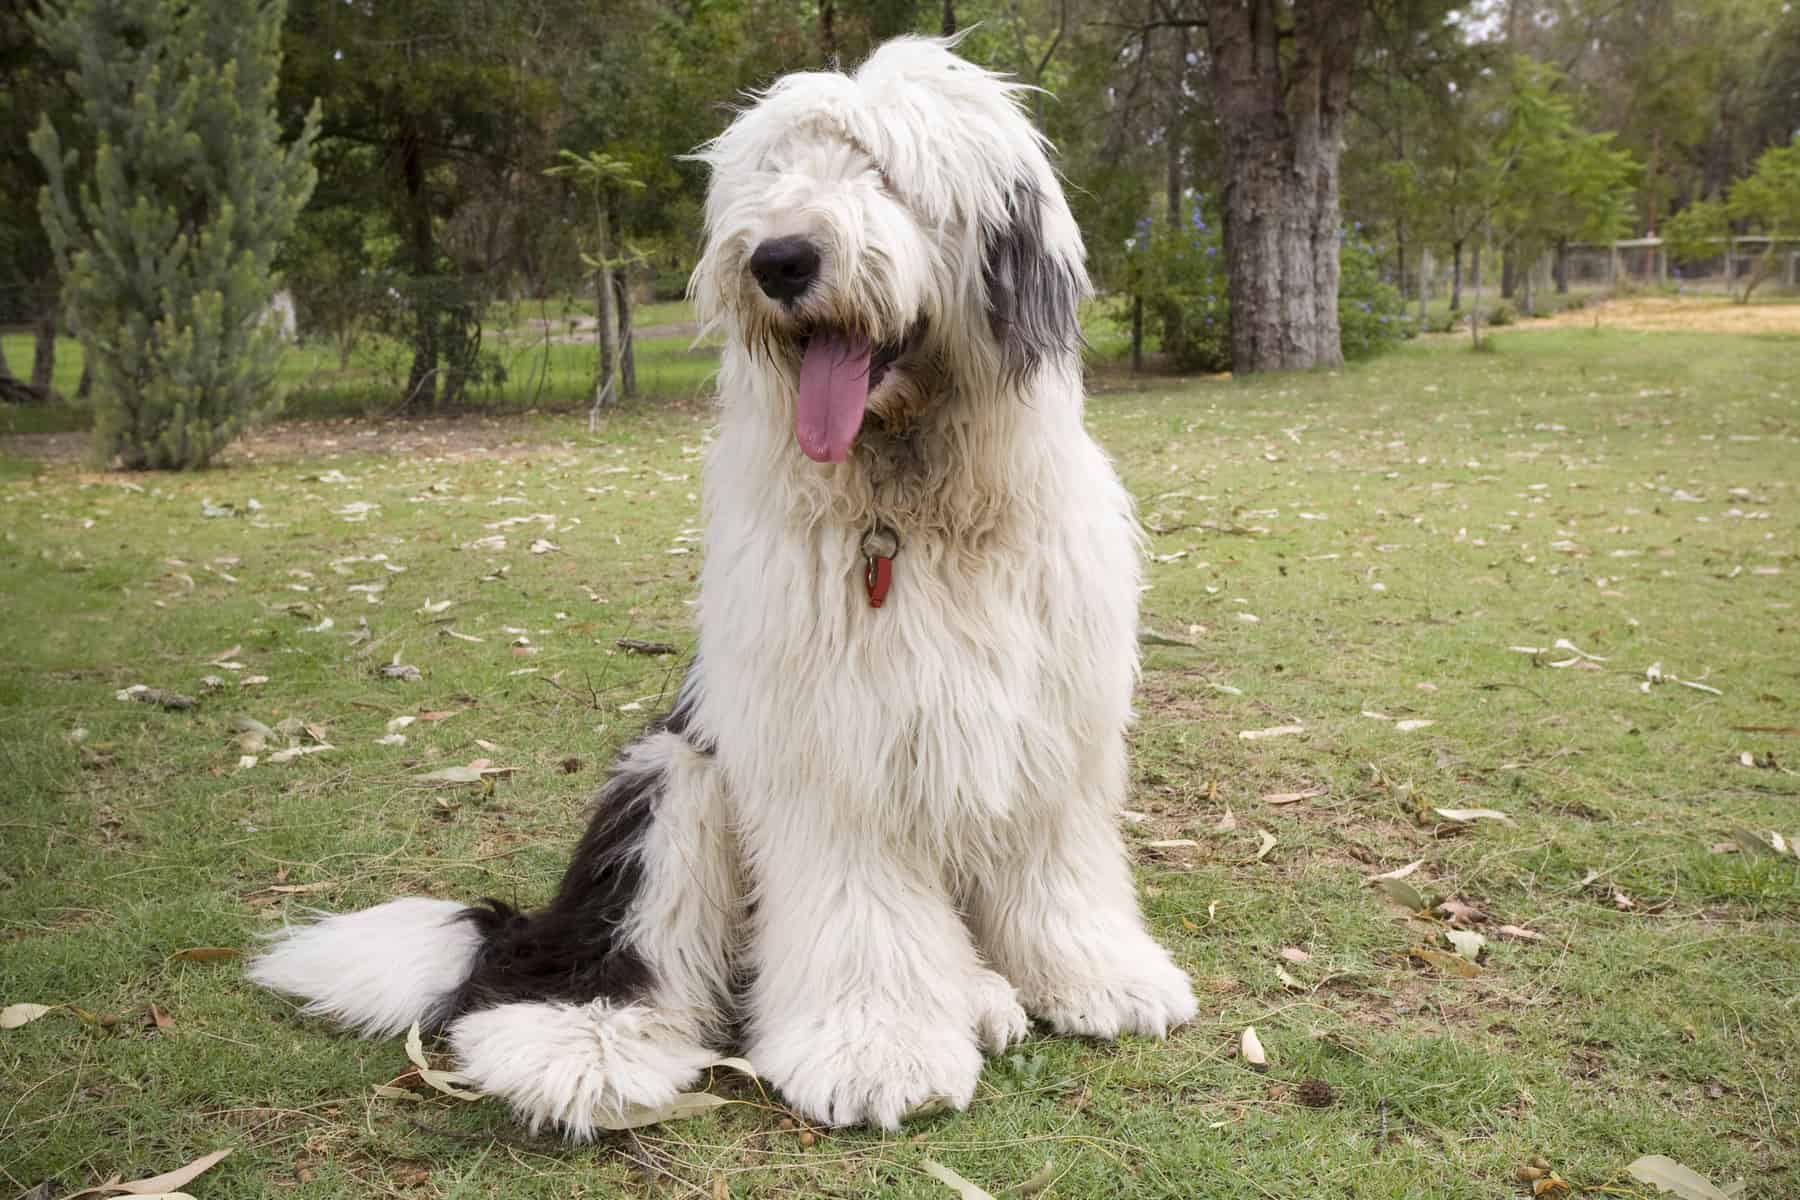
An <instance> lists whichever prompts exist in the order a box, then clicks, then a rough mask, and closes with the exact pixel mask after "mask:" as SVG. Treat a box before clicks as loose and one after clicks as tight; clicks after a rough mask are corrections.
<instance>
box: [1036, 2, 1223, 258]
mask: <svg viewBox="0 0 1800 1200" xmlns="http://www.w3.org/2000/svg"><path fill="white" fill-rule="evenodd" d="M1171 32H1172V33H1173V34H1174V51H1175V53H1174V55H1173V57H1172V58H1171V60H1170V62H1169V66H1170V72H1169V112H1168V116H1167V118H1166V119H1165V120H1164V122H1163V141H1164V142H1165V143H1166V145H1165V146H1164V147H1163V150H1164V153H1165V155H1166V157H1167V160H1168V161H1167V162H1166V163H1165V164H1164V171H1165V175H1164V186H1165V188H1166V193H1165V194H1166V196H1167V198H1168V202H1169V227H1170V228H1171V229H1179V228H1180V227H1181V207H1182V205H1181V135H1180V129H1181V124H1182V122H1181V116H1182V108H1183V105H1182V89H1183V86H1184V84H1185V81H1186V79H1187V56H1188V31H1187V30H1186V29H1176V30H1172V31H1171ZM1040 95H1041V93H1040Z"/></svg>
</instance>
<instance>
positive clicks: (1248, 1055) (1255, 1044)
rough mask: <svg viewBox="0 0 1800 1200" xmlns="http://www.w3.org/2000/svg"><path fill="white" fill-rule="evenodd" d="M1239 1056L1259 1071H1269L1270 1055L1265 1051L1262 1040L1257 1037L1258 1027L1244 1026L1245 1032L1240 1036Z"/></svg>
mask: <svg viewBox="0 0 1800 1200" xmlns="http://www.w3.org/2000/svg"><path fill="white" fill-rule="evenodd" d="M1238 1054H1239V1055H1240V1056H1241V1057H1242V1058H1243V1060H1244V1062H1246V1063H1247V1064H1249V1065H1250V1066H1251V1067H1253V1068H1255V1069H1256V1070H1258V1071H1266V1070H1268V1069H1269V1055H1268V1052H1267V1051H1266V1050H1264V1049H1263V1044H1262V1039H1261V1038H1259V1037H1257V1036H1256V1026H1254V1025H1246V1026H1244V1032H1243V1033H1241V1034H1239V1035H1238Z"/></svg>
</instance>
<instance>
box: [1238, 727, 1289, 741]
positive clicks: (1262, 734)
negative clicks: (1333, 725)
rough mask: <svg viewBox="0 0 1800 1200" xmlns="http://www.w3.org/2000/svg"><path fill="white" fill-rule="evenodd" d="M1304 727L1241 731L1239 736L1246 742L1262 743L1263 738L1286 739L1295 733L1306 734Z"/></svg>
mask: <svg viewBox="0 0 1800 1200" xmlns="http://www.w3.org/2000/svg"><path fill="white" fill-rule="evenodd" d="M1305 732H1306V726H1304V725H1276V726H1273V727H1272V728H1269V729H1241V730H1239V731H1238V736H1239V737H1241V738H1243V739H1244V740H1245V741H1246V742H1255V741H1260V740H1262V739H1263V738H1273V737H1286V736H1288V735H1289V734H1293V733H1305Z"/></svg>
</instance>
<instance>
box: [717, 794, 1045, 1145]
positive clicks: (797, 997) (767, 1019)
mask: <svg viewBox="0 0 1800 1200" xmlns="http://www.w3.org/2000/svg"><path fill="white" fill-rule="evenodd" d="M746 840H747V842H748V843H749V849H750V852H751V863H750V865H751V871H752V874H753V876H754V878H755V883H756V896H757V900H756V914H755V921H754V929H753V932H752V946H751V948H752V959H753V967H754V970H755V977H754V979H753V980H752V981H751V984H750V1016H751V1029H750V1041H749V1046H750V1049H749V1058H750V1061H751V1062H752V1063H753V1064H754V1065H755V1067H756V1069H757V1071H758V1073H760V1074H761V1075H762V1076H763V1077H765V1078H766V1079H768V1080H769V1081H770V1082H772V1083H773V1084H774V1085H775V1086H776V1087H777V1088H779V1089H780V1090H781V1093H782V1094H783V1096H785V1097H786V1098H787V1100H788V1102H789V1103H790V1104H792V1105H793V1106H794V1107H795V1108H796V1109H798V1110H799V1111H800V1112H802V1113H804V1114H805V1115H806V1116H808V1117H810V1118H812V1119H813V1120H815V1121H819V1122H822V1123H826V1124H831V1125H852V1124H864V1123H866V1124H871V1125H880V1126H882V1127H883V1128H886V1129H893V1128H895V1127H897V1126H898V1125H899V1123H900V1121H901V1120H902V1118H904V1117H905V1116H906V1115H907V1114H908V1113H909V1112H912V1111H913V1110H915V1109H918V1108H920V1107H921V1106H925V1105H928V1104H932V1103H933V1102H941V1103H945V1104H948V1105H949V1106H951V1107H954V1108H958V1109H961V1108H966V1107H967V1106H968V1104H969V1101H970V1099H971V1098H972V1097H973V1096H974V1093H975V1081H976V1077H977V1076H978V1075H979V1074H980V1072H981V1051H982V1048H983V1046H984V1045H985V1046H986V1047H987V1048H990V1049H998V1048H1000V1047H1001V1046H1004V1045H1005V1044H1006V1043H1007V1042H1009V1041H1012V1040H1016V1039H1017V1038H1019V1037H1021V1036H1023V1034H1024V1032H1025V1026H1026V1022H1025V1014H1024V1012H1023V1010H1022V1009H1021V1008H1020V1006H1019V1003H1018V1001H1017V1000H1016V999H1015V998H1014V995H1013V990H1012V988H1011V987H1010V986H1009V985H1008V984H1007V982H1006V981H1005V980H1004V979H1002V978H1001V977H1000V976H999V975H997V974H995V973H994V972H993V971H990V970H988V969H987V968H985V967H983V966H982V964H981V961H980V959H979V957H978V956H977V954H976V952H975V947H974V945H973V943H972V942H971V940H970V938H969V934H968V930H967V929H966V928H965V927H964V925H963V923H962V921H961V919H960V918H959V916H958V915H957V913H956V910H955V909H954V908H953V907H952V905H951V902H950V898H949V896H948V894H947V893H946V891H945V889H944V887H943V884H942V882H941V880H940V879H939V878H938V873H937V871H936V870H935V869H933V868H932V867H931V865H930V864H929V863H924V862H920V861H917V859H916V857H915V856H914V855H912V854H909V853H908V852H907V851H906V850H903V849H901V848H899V847H897V846H895V845H894V844H893V843H891V842H885V840H884V839H880V838H879V837H878V836H877V835H874V834H872V833H870V832H869V831H865V830H856V831H849V830H838V831H833V830H830V829H828V828H826V827H825V825H824V824H823V823H819V824H813V825H810V826H807V827H800V826H799V823H797V822H796V823H793V824H785V825H784V828H782V829H780V830H762V831H752V832H750V834H749V836H748V837H747V839H746ZM884 842H885V844H884Z"/></svg>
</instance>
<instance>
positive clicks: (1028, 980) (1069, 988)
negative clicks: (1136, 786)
mask: <svg viewBox="0 0 1800 1200" xmlns="http://www.w3.org/2000/svg"><path fill="white" fill-rule="evenodd" d="M1112 812H1113V809H1112V808H1110V807H1104V806H1102V805H1100V804H1097V803H1084V802H1079V801H1078V802H1076V803H1071V804H1068V805H1066V806H1063V807H1062V808H1060V809H1059V810H1058V811H1056V812H1055V813H1054V814H1052V815H1049V816H1047V817H1046V819H1044V820H1042V821H1041V822H1033V823H1032V824H1031V827H1030V830H1029V837H1028V839H1027V840H1026V842H1025V844H1024V845H1021V846H1018V847H1015V848H1014V852H1013V853H1011V854H1009V855H1008V856H1006V857H1005V858H1003V859H1002V860H1001V861H1000V863H999V869H997V870H996V871H994V872H993V873H992V874H991V875H990V876H988V877H985V878H983V879H982V880H981V882H980V884H979V885H978V886H977V887H976V888H975V889H974V894H973V896H972V897H971V901H972V903H971V909H972V911H971V913H970V917H971V921H972V923H973V925H974V927H975V931H976V938H977V940H978V941H979V943H980V946H981V950H982V952H983V953H984V954H986V955H987V956H988V958H989V960H990V961H992V962H993V963H994V965H995V966H996V967H997V968H998V969H999V970H1000V971H1002V972H1003V973H1004V974H1005V975H1006V977H1007V978H1008V979H1010V980H1011V981H1012V982H1013V984H1014V985H1015V986H1016V987H1017V988H1018V990H1019V998H1020V999H1021V1000H1022V1001H1024V1004H1025V1008H1026V1010H1027V1011H1029V1012H1030V1013H1031V1015H1032V1016H1034V1017H1038V1018H1040V1019H1042V1020H1043V1021H1045V1022H1046V1023H1048V1024H1049V1025H1050V1026H1051V1027H1052V1028H1054V1029H1055V1030H1056V1031H1057V1032H1058V1033H1066V1034H1077V1035H1080V1036H1085V1037H1101V1038H1115V1037H1118V1036H1119V1035H1120V1034H1123V1033H1140V1034H1149V1035H1152V1036H1155V1037H1164V1036H1166V1035H1167V1034H1168V1032H1169V1030H1171V1029H1173V1028H1174V1027H1175V1026H1177V1025H1181V1024H1183V1023H1185V1022H1187V1021H1190V1020H1192V1019H1193V1017H1194V1014H1195V1011H1196V1005H1195V1003H1194V994H1193V989H1192V988H1191V987H1190V986H1189V984H1188V978H1187V975H1186V974H1185V973H1184V972H1183V971H1182V970H1181V968H1179V967H1177V966H1176V965H1175V963H1174V962H1173V961H1172V960H1171V959H1170V957H1169V953H1168V951H1166V950H1164V949H1163V948H1162V947H1161V946H1160V945H1158V944H1157V943H1156V941H1155V940H1154V939H1153V938H1151V936H1150V934H1149V931H1148V930H1147V929H1145V927H1144V920H1143V916H1142V914H1141V913H1140V912H1139V911H1138V902H1137V889H1136V887H1135V885H1134V884H1133V882H1132V878H1131V867H1130V862H1129V860H1128V859H1127V857H1126V854H1125V848H1124V846H1123V845H1122V844H1121V842H1120V839H1119V835H1118V831H1117V828H1116V827H1115V824H1114V818H1113V817H1112V815H1111V814H1112Z"/></svg>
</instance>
